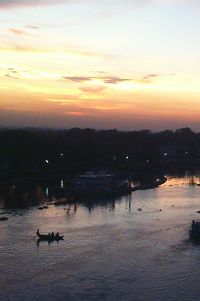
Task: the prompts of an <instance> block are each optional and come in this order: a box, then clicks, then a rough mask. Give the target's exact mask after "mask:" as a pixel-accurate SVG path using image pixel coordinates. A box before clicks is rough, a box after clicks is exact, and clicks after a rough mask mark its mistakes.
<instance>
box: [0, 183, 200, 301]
mask: <svg viewBox="0 0 200 301" xmlns="http://www.w3.org/2000/svg"><path fill="white" fill-rule="evenodd" d="M194 182H196V183H199V181H198V178H195V181H194V178H193V180H191V178H188V177H187V178H179V179H178V178H171V179H169V180H168V181H167V182H166V183H165V184H164V185H162V186H160V187H159V188H156V189H150V190H141V191H136V192H133V193H132V195H130V196H124V197H119V198H118V199H113V200H109V201H108V202H106V201H105V200H102V202H101V201H99V202H98V203H94V204H92V205H91V202H92V200H88V201H87V202H85V203H84V204H81V203H79V202H76V204H71V205H63V206H59V207H56V206H54V205H49V208H48V209H46V210H38V206H31V207H29V206H28V207H26V206H24V208H21V209H19V208H16V206H15V208H11V207H12V206H11V207H10V208H9V206H7V204H6V206H5V198H4V197H3V196H2V197H1V209H0V213H4V214H3V215H0V216H7V217H9V219H8V220H7V221H4V222H0V231H1V240H0V275H1V277H0V300H1V301H4V300H5V301H7V300H10V301H22V300H26V301H40V300H41V301H46V300H48V301H49V300H52V301H55V300H56V301H59V300H69V301H70V300H73V301H78V300H81V301H82V300H84V301H93V300H94V301H97V300H98V301H99V300H108V301H112V300H119V301H121V300H122V301H124V300H126V301H129V300H130V301H133V300H134V301H146V300H148V301H151V300H152V301H157V300H159V301H160V300H168V301H169V300H174V301H175V300H183V301H186V300H187V301H189V300H195V299H196V300H198V299H199V294H200V286H199V278H200V245H198V244H193V243H192V242H191V241H189V239H188V230H189V227H190V224H191V221H192V219H198V218H199V217H200V215H199V213H197V211H198V210H200V187H199V186H197V185H195V184H194ZM43 188H45V187H43ZM44 191H45V189H44ZM39 195H40V194H39ZM33 196H34V197H32V198H33V199H34V198H35V195H34V194H33ZM29 197H30V194H28V195H26V198H29ZM44 197H45V195H44ZM3 200H4V203H3ZM29 200H30V199H29ZM42 201H43V202H44V199H42ZM46 201H47V200H46ZM37 204H38V201H37ZM139 208H141V209H140V211H139V210H138V209H139ZM37 228H39V229H40V231H41V232H44V233H47V232H49V231H55V232H57V231H59V232H60V233H61V234H63V235H64V236H65V240H64V241H60V242H59V243H56V242H54V243H51V244H48V243H47V242H40V244H39V245H37V241H36V238H35V232H36V229H37Z"/></svg>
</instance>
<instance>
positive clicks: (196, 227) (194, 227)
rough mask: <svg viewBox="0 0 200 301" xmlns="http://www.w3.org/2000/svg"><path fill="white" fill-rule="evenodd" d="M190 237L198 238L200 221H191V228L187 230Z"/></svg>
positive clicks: (199, 237) (199, 238) (199, 235)
mask: <svg viewBox="0 0 200 301" xmlns="http://www.w3.org/2000/svg"><path fill="white" fill-rule="evenodd" d="M189 235H190V238H191V239H194V240H200V222H195V221H194V220H193V221H192V225H191V229H190V230H189Z"/></svg>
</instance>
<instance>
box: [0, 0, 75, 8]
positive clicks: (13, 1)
mask: <svg viewBox="0 0 200 301" xmlns="http://www.w3.org/2000/svg"><path fill="white" fill-rule="evenodd" d="M68 2H70V0H28V1H27V0H0V8H3V9H4V8H17V7H28V6H37V5H53V4H58V3H68Z"/></svg>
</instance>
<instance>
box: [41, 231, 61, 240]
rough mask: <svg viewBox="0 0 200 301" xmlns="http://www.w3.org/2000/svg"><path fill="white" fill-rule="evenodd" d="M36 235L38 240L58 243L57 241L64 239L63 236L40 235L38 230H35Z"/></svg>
mask: <svg viewBox="0 0 200 301" xmlns="http://www.w3.org/2000/svg"><path fill="white" fill-rule="evenodd" d="M36 234H37V236H38V238H39V239H40V240H48V241H54V240H55V241H58V240H63V239H64V235H59V234H56V235H52V234H50V233H49V234H40V231H39V230H37V232H36Z"/></svg>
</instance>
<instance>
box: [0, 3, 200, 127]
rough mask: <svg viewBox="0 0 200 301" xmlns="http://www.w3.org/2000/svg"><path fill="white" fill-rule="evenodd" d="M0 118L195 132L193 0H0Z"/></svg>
mask: <svg viewBox="0 0 200 301" xmlns="http://www.w3.org/2000/svg"><path fill="white" fill-rule="evenodd" d="M0 126H37V127H54V128H55V127H56V128H59V127H62V128H64V127H65V128H71V127H81V128H85V127H91V128H97V129H107V128H117V129H122V130H134V129H137V130H138V129H151V130H156V131H158V130H163V129H175V128H180V127H186V126H189V127H191V128H192V129H193V130H195V131H200V4H199V1H198V0H196V1H195V0H149V1H148V0H99V1H97V0H0Z"/></svg>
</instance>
